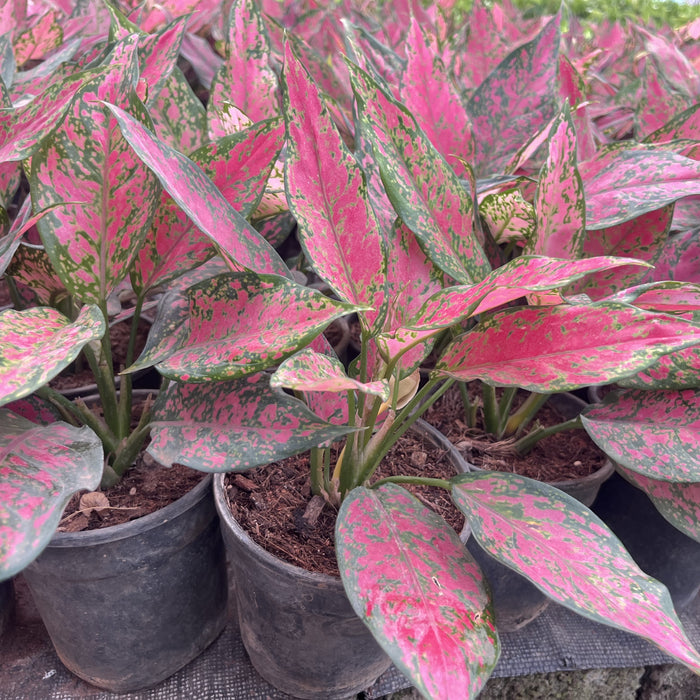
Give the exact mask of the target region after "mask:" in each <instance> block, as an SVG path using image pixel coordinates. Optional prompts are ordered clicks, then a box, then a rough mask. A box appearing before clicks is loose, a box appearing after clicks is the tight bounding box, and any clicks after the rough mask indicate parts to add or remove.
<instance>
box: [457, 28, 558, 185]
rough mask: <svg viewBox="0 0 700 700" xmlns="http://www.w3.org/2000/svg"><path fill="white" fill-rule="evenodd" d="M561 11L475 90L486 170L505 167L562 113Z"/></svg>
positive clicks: (474, 113)
mask: <svg viewBox="0 0 700 700" xmlns="http://www.w3.org/2000/svg"><path fill="white" fill-rule="evenodd" d="M559 41H560V16H559V15H557V16H556V17H554V18H553V19H552V20H551V21H550V22H549V23H548V24H547V25H546V26H545V27H544V28H543V29H542V31H541V32H540V33H539V34H538V35H537V36H536V37H535V38H534V39H532V40H531V41H529V42H528V43H526V44H524V45H523V46H520V47H518V48H516V49H514V50H513V51H512V52H511V53H510V54H509V55H508V56H507V57H506V58H505V59H503V61H501V63H500V64H499V65H498V66H497V67H496V68H495V69H494V70H493V71H492V72H491V73H490V74H489V75H488V77H487V78H486V79H485V80H484V81H483V82H482V83H481V84H480V85H479V87H478V88H477V89H476V90H475V92H474V93H473V95H472V96H471V98H470V100H469V103H468V104H467V111H468V113H469V114H470V115H471V117H472V123H473V125H474V136H475V142H476V161H475V166H476V169H477V171H478V172H479V174H480V175H488V174H491V173H500V172H502V171H503V168H504V166H505V164H506V163H507V162H508V160H509V159H510V157H511V156H512V155H513V153H515V152H516V151H517V150H518V149H519V148H520V146H522V144H523V143H525V142H526V141H528V140H529V139H530V137H531V136H532V134H534V133H535V132H537V131H539V130H540V129H541V128H542V127H543V126H545V125H546V124H547V122H548V121H549V120H550V119H552V118H553V117H554V116H555V113H556V99H555V98H556V94H557V90H556V87H555V86H556V84H557V80H558V70H559Z"/></svg>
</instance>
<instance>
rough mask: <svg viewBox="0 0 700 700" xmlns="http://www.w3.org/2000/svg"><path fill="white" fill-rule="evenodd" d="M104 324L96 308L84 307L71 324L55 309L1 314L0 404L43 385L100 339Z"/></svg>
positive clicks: (36, 309) (12, 311)
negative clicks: (86, 347) (83, 350)
mask: <svg viewBox="0 0 700 700" xmlns="http://www.w3.org/2000/svg"><path fill="white" fill-rule="evenodd" d="M105 328H106V326H105V322H104V317H103V316H102V313H101V311H100V310H99V308H97V307H96V306H85V307H83V309H82V310H81V311H80V314H79V315H78V318H77V319H76V320H75V321H74V322H72V323H71V321H70V320H69V319H68V318H66V317H65V316H63V314H61V313H59V312H58V311H56V310H55V309H51V308H48V307H35V308H31V309H26V310H24V311H15V310H14V309H7V310H5V311H3V312H1V313H0V404H5V403H7V402H9V401H14V400H15V399H19V398H22V397H23V396H27V395H28V394H31V393H32V392H34V391H36V390H37V389H38V388H39V387H42V386H44V384H46V383H47V382H48V381H49V380H50V379H53V377H55V376H56V375H57V374H58V373H59V372H60V371H61V370H63V369H65V368H66V367H67V366H68V365H69V364H70V363H71V362H72V361H73V360H74V359H75V358H76V357H77V356H78V353H79V352H80V350H81V349H82V347H83V346H84V345H85V344H86V343H89V342H90V341H93V340H99V339H100V338H101V337H102V336H103V335H104V332H105Z"/></svg>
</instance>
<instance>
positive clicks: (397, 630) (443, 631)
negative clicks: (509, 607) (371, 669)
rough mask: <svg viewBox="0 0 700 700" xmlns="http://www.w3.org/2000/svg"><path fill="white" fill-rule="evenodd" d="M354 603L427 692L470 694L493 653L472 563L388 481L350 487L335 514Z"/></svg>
mask: <svg viewBox="0 0 700 700" xmlns="http://www.w3.org/2000/svg"><path fill="white" fill-rule="evenodd" d="M336 550H337V553H338V566H339V568H340V575H341V578H342V579H343V584H344V585H345V590H346V592H347V594H348V598H349V599H350V602H351V604H352V606H353V609H354V610H355V612H356V613H357V614H358V615H359V616H360V617H361V618H362V619H363V620H364V621H365V623H366V624H367V625H368V626H369V628H370V629H371V630H372V631H373V632H374V633H375V635H376V636H377V638H378V640H379V642H380V644H381V645H382V648H383V649H384V651H386V652H387V654H388V655H389V657H390V658H391V660H392V661H393V662H394V663H395V664H396V665H397V666H398V668H400V669H401V670H402V671H404V672H405V673H407V675H408V676H409V677H410V678H411V679H414V681H415V683H416V687H417V688H418V689H419V690H420V691H421V692H422V693H424V694H425V695H426V697H430V698H440V699H442V698H444V699H445V700H448V699H451V698H452V699H454V700H458V699H459V698H470V697H475V696H476V694H477V693H478V692H479V690H481V688H482V687H483V684H484V683H485V681H486V679H487V678H488V676H489V675H490V673H491V671H492V670H493V668H494V666H495V665H496V661H497V660H498V655H499V652H500V646H499V641H498V634H497V632H496V626H495V620H494V614H493V610H492V608H491V605H490V603H489V598H488V595H487V593H486V588H485V583H484V579H483V576H482V574H481V571H480V570H479V567H478V566H477V565H476V563H475V562H474V560H473V559H472V557H471V555H470V554H469V553H468V552H467V550H466V549H465V548H464V545H463V544H462V542H461V541H460V539H459V537H458V536H457V534H456V533H455V532H454V530H452V529H451V528H450V527H449V526H448V525H447V524H446V523H445V522H444V521H443V520H442V519H441V518H439V517H438V516H436V515H435V514H434V513H433V512H432V511H431V510H429V509H428V508H426V506H424V505H423V504H422V503H420V501H418V500H417V499H416V498H415V497H414V496H412V495H411V494H410V493H408V492H407V491H406V490H405V489H403V488H402V487H400V486H398V485H396V484H387V485H385V486H381V487H379V488H376V489H366V488H357V489H355V490H354V491H353V492H352V494H351V495H350V496H349V497H348V498H347V499H346V500H345V501H344V503H343V506H342V508H341V510H340V513H339V514H338V519H337V522H336Z"/></svg>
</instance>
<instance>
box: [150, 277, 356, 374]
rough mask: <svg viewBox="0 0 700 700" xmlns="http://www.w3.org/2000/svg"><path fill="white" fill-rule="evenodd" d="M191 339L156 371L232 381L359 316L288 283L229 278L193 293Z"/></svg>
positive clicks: (274, 279) (272, 279) (196, 288)
mask: <svg viewBox="0 0 700 700" xmlns="http://www.w3.org/2000/svg"><path fill="white" fill-rule="evenodd" d="M188 295H189V301H190V319H189V335H188V338H187V340H186V342H185V344H184V346H183V347H182V348H181V349H179V350H177V351H176V352H174V353H173V354H172V355H171V356H170V357H169V358H167V359H166V360H164V361H162V362H160V363H159V365H158V369H159V371H160V372H161V373H162V374H164V375H166V376H168V377H174V378H177V379H178V380H180V381H207V380H212V379H216V380H222V379H233V378H236V377H240V376H243V375H245V374H252V373H253V372H257V371H259V370H262V369H265V368H268V367H272V366H274V365H276V364H279V362H280V361H282V360H283V359H285V358H286V357H288V356H290V355H291V354H292V353H294V352H296V351H297V350H298V349H299V348H301V347H303V346H304V345H306V344H308V343H309V341H310V340H312V339H313V338H315V337H316V336H317V335H319V334H320V333H321V332H322V331H323V330H324V328H325V327H326V326H328V325H329V324H330V323H331V321H333V320H334V319H336V318H339V317H340V316H343V315H346V314H348V313H351V312H352V311H355V310H356V307H353V306H351V305H349V304H345V303H342V302H339V301H335V300H334V299H331V298H329V297H327V296H325V295H324V294H321V293H320V292H317V291H316V290H313V289H311V288H309V287H303V286H301V285H298V284H296V283H294V282H292V281H291V280H289V279H286V278H282V277H275V276H258V275H255V274H253V273H228V274H223V275H219V276H217V277H215V278H212V279H210V280H207V281H205V282H202V283H200V284H197V285H194V286H193V287H190V288H189V290H188Z"/></svg>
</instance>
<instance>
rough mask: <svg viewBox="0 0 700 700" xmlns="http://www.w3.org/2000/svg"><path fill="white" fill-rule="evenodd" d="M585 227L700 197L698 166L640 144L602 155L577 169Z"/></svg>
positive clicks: (616, 221) (601, 225)
mask: <svg viewBox="0 0 700 700" xmlns="http://www.w3.org/2000/svg"><path fill="white" fill-rule="evenodd" d="M579 172H580V173H581V178H582V179H583V183H584V189H585V197H586V226H587V228H588V229H589V230H593V229H602V228H608V227H610V226H613V225H615V224H620V223H622V222H624V221H630V220H632V219H636V218H637V217H639V216H641V215H642V214H646V213H647V212H650V211H654V210H655V209H660V208H661V207H664V206H666V205H667V204H671V203H672V202H675V201H677V200H679V199H682V198H683V197H688V196H690V195H698V194H700V162H698V161H695V160H692V159H690V158H686V157H684V156H681V155H678V154H676V153H673V152H672V151H669V150H663V149H661V148H660V147H654V146H652V145H651V144H650V145H646V146H645V145H644V144H640V145H638V146H637V147H634V148H633V147H617V148H612V149H608V150H604V151H600V152H599V154H598V155H597V156H596V157H595V158H593V159H592V160H590V161H586V162H585V163H581V164H580V165H579Z"/></svg>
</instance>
